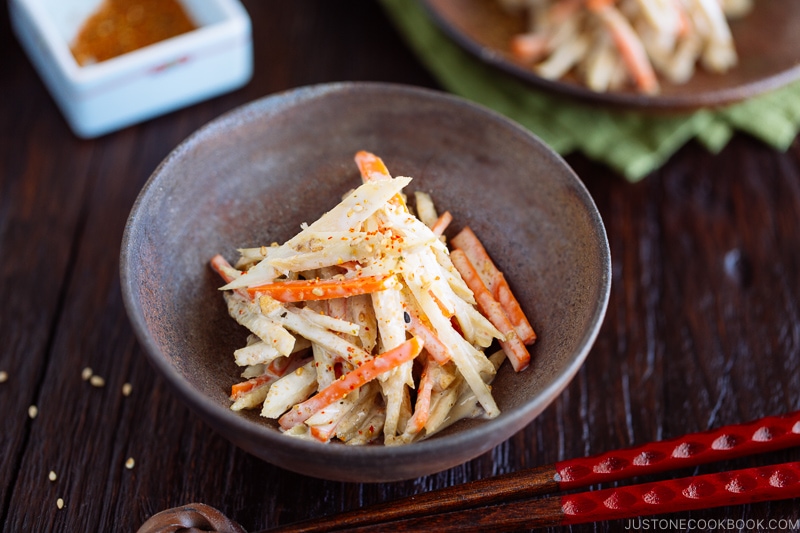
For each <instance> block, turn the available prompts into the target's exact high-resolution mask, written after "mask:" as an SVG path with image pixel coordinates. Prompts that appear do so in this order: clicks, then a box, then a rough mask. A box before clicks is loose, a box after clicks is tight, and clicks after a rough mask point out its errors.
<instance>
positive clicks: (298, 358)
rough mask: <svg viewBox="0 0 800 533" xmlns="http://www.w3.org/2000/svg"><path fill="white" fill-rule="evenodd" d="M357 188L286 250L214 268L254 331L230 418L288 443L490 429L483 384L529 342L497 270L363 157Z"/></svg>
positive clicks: (491, 410)
mask: <svg viewBox="0 0 800 533" xmlns="http://www.w3.org/2000/svg"><path fill="white" fill-rule="evenodd" d="M355 160H356V164H357V165H358V168H359V170H360V173H361V178H362V183H361V185H360V186H358V187H357V188H355V189H354V190H352V191H351V192H350V193H349V194H347V195H346V196H345V197H344V198H343V199H342V200H341V202H339V203H338V205H336V206H335V207H334V208H333V209H331V210H330V211H328V212H327V213H325V214H324V215H322V216H321V217H320V218H319V219H318V220H316V221H315V222H313V223H312V224H310V225H307V224H304V225H303V226H302V228H301V231H300V232H299V233H298V234H297V235H295V236H294V237H292V238H291V239H289V240H288V241H286V242H284V243H283V244H277V243H275V244H272V245H269V246H262V247H258V248H247V249H241V250H239V252H240V256H239V257H238V258H237V260H236V261H235V263H234V264H233V265H232V264H231V263H229V262H228V261H227V260H226V259H225V258H223V257H222V256H220V255H217V256H215V257H214V258H213V259H212V260H211V266H212V268H213V269H214V270H215V271H216V272H217V273H219V274H220V276H221V277H222V278H223V280H224V281H225V282H226V284H225V285H224V286H223V287H222V288H221V289H222V290H223V295H224V298H225V301H226V303H227V307H228V311H229V313H230V315H231V316H232V317H233V318H234V319H235V320H236V321H237V322H238V323H239V324H241V325H242V326H244V327H245V328H247V329H248V330H249V331H250V335H249V337H248V340H247V344H246V346H243V347H241V348H240V349H238V350H236V351H235V352H234V354H233V355H234V358H235V361H236V364H237V365H239V366H240V367H242V368H243V372H242V378H243V381H242V382H239V383H235V384H233V386H232V389H231V400H232V405H231V408H232V409H234V410H241V409H257V408H260V409H261V415H262V416H264V417H267V418H272V419H277V421H278V424H279V426H280V428H281V430H282V431H283V432H284V433H285V434H286V435H290V436H296V437H301V438H312V439H316V440H318V441H322V442H328V441H331V440H339V441H342V442H344V443H347V444H368V443H381V442H382V443H383V444H386V445H399V444H408V443H411V442H413V441H415V440H419V439H422V438H425V437H428V436H430V435H433V434H434V433H436V432H437V431H440V430H441V429H443V428H445V427H447V426H449V425H450V424H452V423H454V422H456V421H458V420H460V419H462V418H467V417H480V416H483V417H487V418H493V417H496V416H497V415H498V414H499V413H500V411H499V409H498V407H497V404H496V402H495V399H494V397H493V396H492V389H491V382H492V380H493V378H494V376H495V374H496V372H497V370H498V368H499V367H500V365H501V364H502V363H503V362H504V361H505V359H508V360H509V362H510V364H511V365H512V366H513V368H514V370H516V371H518V372H519V371H522V370H524V369H525V368H527V367H528V365H529V364H530V354H529V351H528V348H527V346H528V345H530V344H532V343H533V342H534V341H535V340H536V333H535V332H534V329H533V328H532V327H531V324H530V322H529V321H528V319H527V318H526V316H525V314H524V313H523V311H522V309H521V307H520V305H519V303H518V302H517V300H516V298H515V297H514V295H513V294H512V292H511V289H510V288H509V285H508V283H507V282H506V280H505V278H504V276H503V274H502V272H500V271H499V270H498V269H497V267H496V266H495V264H494V263H493V261H492V260H491V259H490V257H489V255H488V254H487V252H486V250H485V248H484V247H483V245H482V244H481V242H480V240H479V239H478V237H477V236H476V235H475V234H474V233H473V232H472V230H470V228H469V227H464V229H462V230H461V231H460V232H459V233H458V234H457V235H455V236H454V237H453V238H452V239H450V240H449V245H450V246H449V247H448V243H447V242H446V238H445V236H444V231H445V229H446V228H447V227H448V225H449V223H450V222H451V220H452V216H451V215H450V213H449V212H444V213H442V214H441V215H439V214H438V213H437V211H436V207H435V206H434V203H433V201H432V199H431V196H430V195H428V194H427V193H424V192H420V191H417V192H415V193H414V199H415V202H414V203H415V209H414V210H412V208H411V206H410V205H409V204H408V203H407V200H408V198H406V196H405V195H404V194H403V192H402V191H403V188H404V187H405V186H406V185H408V183H409V182H410V181H411V178H408V177H392V176H391V175H390V173H389V171H388V169H387V168H386V166H385V164H384V163H383V161H382V160H381V159H380V158H379V157H377V156H375V155H374V154H371V153H368V152H364V151H361V152H358V153H357V154H356V156H355Z"/></svg>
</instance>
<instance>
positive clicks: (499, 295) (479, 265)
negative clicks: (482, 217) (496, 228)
mask: <svg viewBox="0 0 800 533" xmlns="http://www.w3.org/2000/svg"><path fill="white" fill-rule="evenodd" d="M450 242H451V243H452V245H453V246H455V247H456V248H460V249H462V250H463V251H464V253H465V254H466V255H467V257H468V258H469V260H470V262H471V263H472V264H473V265H474V266H475V269H476V270H477V271H478V272H479V273H480V276H481V279H482V280H483V283H484V284H485V285H486V287H487V288H488V289H489V292H490V293H491V294H492V297H493V298H494V299H495V300H497V301H498V302H500V305H501V306H502V308H503V312H504V313H505V314H506V316H507V317H508V319H509V320H510V321H511V323H512V324H513V325H514V330H516V332H517V335H518V336H519V338H520V340H521V341H522V342H523V343H525V344H533V343H534V342H535V341H536V332H535V331H534V330H533V327H532V326H531V323H530V322H529V321H528V317H526V316H525V312H524V311H523V310H522V307H521V306H520V305H519V301H517V299H516V298H515V297H514V293H512V292H511V287H509V286H508V282H507V281H506V279H505V276H503V273H502V272H500V270H499V269H498V268H497V266H495V264H494V262H492V259H491V258H490V257H489V254H488V253H487V252H486V249H485V248H484V247H483V244H481V241H480V240H479V239H478V237H477V235H475V233H474V232H473V231H472V230H471V229H470V228H469V226H467V227H465V228H464V229H463V230H461V232H459V234H458V235H456V236H455V237H453V238H452V239H451V240H450Z"/></svg>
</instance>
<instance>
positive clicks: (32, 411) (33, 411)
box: [28, 405, 39, 420]
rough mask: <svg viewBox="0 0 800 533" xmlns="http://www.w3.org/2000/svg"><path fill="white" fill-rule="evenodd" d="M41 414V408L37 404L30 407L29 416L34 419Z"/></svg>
mask: <svg viewBox="0 0 800 533" xmlns="http://www.w3.org/2000/svg"><path fill="white" fill-rule="evenodd" d="M38 414H39V408H38V407H36V406H35V405H31V406H30V407H28V416H29V417H30V418H31V420H33V419H34V418H36V416H37V415H38Z"/></svg>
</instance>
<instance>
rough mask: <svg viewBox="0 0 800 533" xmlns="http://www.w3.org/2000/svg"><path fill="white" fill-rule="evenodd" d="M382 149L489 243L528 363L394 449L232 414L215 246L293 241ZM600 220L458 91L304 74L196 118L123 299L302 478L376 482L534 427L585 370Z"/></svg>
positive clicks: (162, 188)
mask: <svg viewBox="0 0 800 533" xmlns="http://www.w3.org/2000/svg"><path fill="white" fill-rule="evenodd" d="M361 149H364V150H369V151H372V152H374V153H376V154H378V155H379V156H381V157H382V158H383V159H384V161H385V162H386V164H387V166H388V167H389V169H390V171H391V172H392V173H393V174H394V175H406V176H412V177H413V178H414V180H413V181H412V183H411V185H410V186H409V187H408V188H407V189H406V191H407V192H409V193H410V192H411V191H413V190H415V189H423V190H425V191H429V192H430V193H431V194H432V195H433V197H434V200H435V201H436V203H437V205H438V206H439V207H440V209H441V210H445V209H446V210H449V211H450V212H451V213H452V214H453V216H454V225H453V226H452V228H451V229H452V230H453V231H457V230H458V229H459V228H460V227H462V226H463V225H467V224H469V225H470V226H471V227H472V228H473V229H474V230H475V232H476V233H477V234H478V235H479V236H480V238H481V239H482V240H483V241H484V242H485V243H486V244H487V248H488V250H489V253H490V254H491V255H492V256H493V257H494V259H495V261H496V263H497V264H498V265H499V267H500V268H501V269H502V270H503V271H504V272H505V274H506V277H507V279H508V280H509V282H510V284H511V286H512V289H513V290H514V291H515V292H516V294H517V297H518V299H519V300H520V301H521V303H522V306H523V308H524V309H525V311H526V312H527V314H528V315H529V317H530V318H531V321H532V323H533V325H534V327H535V328H536V330H537V332H538V334H539V341H538V342H537V343H536V344H535V345H534V346H533V348H532V357H533V364H532V366H531V367H530V368H529V369H527V370H525V371H524V372H522V373H519V374H517V373H514V372H513V370H511V368H510V365H504V366H503V367H502V368H501V371H500V372H499V374H498V376H497V378H496V380H495V382H494V386H493V391H494V394H495V398H496V400H497V403H498V405H499V407H500V409H501V410H502V414H501V415H500V416H499V417H497V418H495V419H493V420H467V421H462V422H459V423H457V424H455V425H453V426H451V427H450V428H448V429H447V430H445V431H443V432H442V433H441V434H438V435H436V436H434V437H432V438H430V439H428V440H424V441H421V442H417V443H414V444H411V445H407V446H401V447H385V446H383V445H374V446H366V447H351V446H345V445H342V444H338V443H332V444H321V443H317V442H313V441H306V440H299V439H293V438H289V437H286V436H284V435H281V434H280V432H279V431H278V429H277V425H276V424H275V423H274V421H270V420H266V419H263V418H261V417H259V416H258V411H252V412H246V413H242V412H240V413H235V412H233V411H231V410H230V409H229V405H230V401H229V400H228V394H229V391H230V386H231V384H232V383H234V382H236V381H237V380H239V373H240V370H239V369H238V368H237V367H236V365H235V364H234V361H233V355H232V352H233V350H234V349H236V348H238V347H240V346H241V345H243V343H244V341H245V338H246V334H247V332H246V331H245V330H244V328H241V327H240V326H238V325H237V324H235V323H234V321H233V320H232V319H231V318H229V317H228V315H227V311H226V308H225V305H224V302H223V299H222V296H221V294H220V293H219V291H218V290H217V287H219V286H220V281H219V279H217V277H216V274H214V273H213V272H212V271H211V270H210V268H209V267H208V261H209V259H210V258H211V257H212V256H213V255H214V254H216V253H222V254H223V255H224V256H226V257H228V258H231V259H233V258H235V255H236V249H237V248H239V247H247V246H260V245H262V244H265V243H266V244H268V243H270V242H272V241H284V240H286V239H288V238H289V237H291V236H292V235H294V234H295V233H296V232H297V231H298V230H299V227H300V224H301V223H302V222H312V221H313V220H315V219H316V218H317V217H319V216H320V215H321V214H322V213H323V212H325V211H326V210H328V209H330V208H331V207H333V206H334V205H335V204H336V203H337V201H338V199H339V198H340V197H341V195H342V194H343V193H345V192H346V191H348V190H349V189H351V188H353V187H355V186H357V185H358V184H359V183H360V177H359V174H358V170H357V168H356V166H355V163H354V162H353V156H354V154H355V153H356V151H358V150H361ZM610 269H611V266H610V256H609V249H608V242H607V239H606V234H605V229H604V227H603V224H602V221H601V219H600V216H599V214H598V212H597V209H596V208H595V205H594V203H593V201H592V199H591V198H590V196H589V194H588V193H587V191H586V189H585V188H584V186H583V184H582V183H581V181H580V180H579V179H578V177H577V176H576V175H575V174H574V173H573V172H572V170H571V169H570V168H569V167H568V166H567V165H566V163H565V162H564V161H563V160H562V159H561V158H560V157H559V156H558V155H557V154H555V153H554V152H553V151H552V150H550V149H549V148H548V147H547V146H545V145H544V144H543V143H542V142H541V141H540V140H538V139H537V138H536V137H534V136H533V135H531V134H530V133H528V132H527V131H526V130H524V129H523V128H521V127H520V126H518V125H516V124H515V123H513V122H511V121H509V120H507V119H505V118H503V117H501V116H499V115H497V114H495V113H493V112H491V111H488V110H486V109H484V108H482V107H479V106H476V105H474V104H471V103H469V102H467V101H465V100H461V99H459V98H456V97H453V96H449V95H446V94H444V93H439V92H435V91H430V90H426V89H419V88H412V87H405V86H398V85H389V84H375V83H339V84H328V85H318V86H312V87H307V88H300V89H296V90H292V91H289V92H286V93H282V94H277V95H274V96H270V97H266V98H264V99H261V100H258V101H255V102H253V103H251V104H248V105H245V106H243V107H241V108H239V109H237V110H234V111H232V112H230V113H228V114H226V115H223V116H222V117H220V118H218V119H217V120H215V121H213V122H211V123H210V124H208V125H206V126H205V127H203V128H201V129H200V130H199V131H197V132H196V133H195V134H193V135H192V136H190V137H189V138H188V139H187V140H186V141H184V142H183V143H182V144H181V145H179V146H178V147H177V148H176V149H175V150H174V151H173V152H172V153H171V154H170V155H169V156H168V157H167V158H166V159H165V160H164V161H163V162H162V163H161V165H160V166H159V167H158V168H157V169H156V170H155V172H154V173H153V175H152V176H151V178H150V180H149V181H148V182H147V184H146V185H145V187H144V188H143V190H142V192H141V194H140V195H139V198H138V199H137V201H136V203H135V205H134V207H133V210H132V212H131V215H130V218H129V221H128V224H127V227H126V230H125V234H124V237H123V243H122V253H121V276H122V290H123V295H124V299H125V305H126V308H127V311H128V314H129V317H130V320H131V322H132V324H133V326H134V329H135V331H136V334H137V336H138V339H139V341H140V343H141V345H142V346H143V348H144V350H145V352H146V353H147V355H148V357H149V359H150V361H151V362H152V364H153V365H154V366H155V368H156V369H157V371H159V372H160V373H161V374H162V375H163V376H164V378H165V379H166V381H167V382H168V383H169V384H170V385H171V386H172V387H173V388H174V390H175V391H176V393H177V394H178V395H179V396H180V397H181V398H182V399H183V400H184V401H185V402H186V403H187V404H188V405H189V406H190V407H191V408H192V409H193V410H194V411H195V412H196V413H198V414H199V415H200V416H201V417H202V418H203V419H204V420H205V421H206V422H207V423H208V424H209V425H210V426H211V427H212V428H214V429H215V430H217V431H218V432H219V433H221V434H222V435H224V436H225V437H226V438H228V439H230V440H231V441H232V442H233V443H235V444H236V445H237V446H239V447H241V448H243V449H244V450H246V451H248V452H249V453H251V454H253V455H256V456H258V457H260V458H262V459H264V460H265V461H268V462H270V463H272V464H275V465H278V466H280V467H282V468H286V469H288V470H292V471H295V472H299V473H302V474H306V475H309V476H314V477H319V478H326V479H334V480H341V481H354V482H382V481H393V480H401V479H411V478H414V477H418V476H422V475H426V474H431V473H434V472H438V471H441V470H444V469H447V468H450V467H453V466H456V465H458V464H461V463H463V462H465V461H468V460H470V459H472V458H475V457H477V456H478V455H480V454H482V453H484V452H486V451H488V450H490V449H491V448H492V447H494V446H495V445H497V444H499V443H501V442H503V441H504V440H506V439H508V438H509V437H511V436H512V435H513V434H515V433H516V432H517V431H519V430H521V429H522V428H523V427H525V426H526V425H527V424H529V423H530V422H531V421H532V420H533V419H534V418H535V417H536V416H537V415H538V414H539V413H541V412H542V411H543V410H544V409H545V407H546V406H547V405H548V404H549V403H550V402H551V401H552V400H553V399H554V398H555V397H556V396H557V395H558V394H559V393H560V392H561V391H562V390H563V389H564V387H565V386H566V385H567V384H568V383H569V381H570V380H571V379H572V377H573V376H574V375H575V373H576V372H577V370H578V369H579V367H580V366H581V364H582V362H583V361H584V359H585V357H586V356H587V354H588V352H589V349H590V347H591V345H592V343H593V342H594V339H595V337H596V335H597V332H598V330H599V328H600V325H601V322H602V319H603V316H604V314H605V310H606V306H607V303H608V296H609V289H610V283H611V277H610Z"/></svg>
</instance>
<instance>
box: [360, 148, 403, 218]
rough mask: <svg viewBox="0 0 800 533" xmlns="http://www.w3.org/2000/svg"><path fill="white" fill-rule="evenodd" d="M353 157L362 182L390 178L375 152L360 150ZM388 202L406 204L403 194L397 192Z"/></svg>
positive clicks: (381, 160)
mask: <svg viewBox="0 0 800 533" xmlns="http://www.w3.org/2000/svg"><path fill="white" fill-rule="evenodd" d="M355 159H356V165H358V170H359V172H361V179H362V181H363V182H364V183H368V182H370V181H385V180H390V179H392V175H391V174H389V169H388V168H386V164H384V162H383V159H381V158H380V157H378V156H376V155H375V154H373V153H370V152H366V151H364V150H360V151H359V152H357V153H356V157H355ZM390 202H391V203H393V204H395V205H399V206H403V207H405V205H406V201H405V200H403V196H402V195H400V194H399V193H398V194H396V195H394V197H393V198H392V199H391V200H390Z"/></svg>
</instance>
